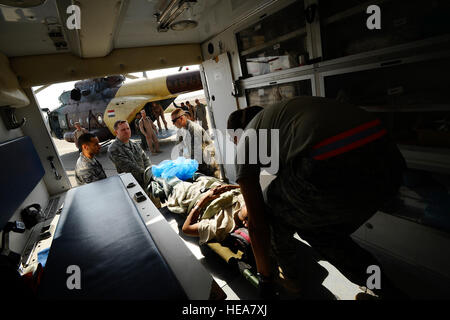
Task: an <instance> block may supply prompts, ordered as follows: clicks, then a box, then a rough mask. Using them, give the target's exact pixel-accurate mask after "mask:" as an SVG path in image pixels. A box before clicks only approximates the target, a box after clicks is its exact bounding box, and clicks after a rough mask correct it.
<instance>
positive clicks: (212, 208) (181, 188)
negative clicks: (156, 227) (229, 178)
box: [167, 176, 247, 244]
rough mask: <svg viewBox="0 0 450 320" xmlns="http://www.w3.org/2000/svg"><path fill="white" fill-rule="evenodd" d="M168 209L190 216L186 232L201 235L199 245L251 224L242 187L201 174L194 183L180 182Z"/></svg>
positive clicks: (170, 196) (184, 226)
mask: <svg viewBox="0 0 450 320" xmlns="http://www.w3.org/2000/svg"><path fill="white" fill-rule="evenodd" d="M167 208H168V209H169V210H170V211H171V212H174V213H179V214H184V215H187V217H186V220H185V222H184V224H183V228H182V231H183V232H184V233H185V234H186V235H189V236H193V237H199V244H203V243H206V242H209V241H211V240H216V241H219V242H221V241H223V240H224V239H225V238H226V237H227V235H228V234H230V233H231V232H233V231H234V230H235V229H237V228H240V227H247V209H246V207H245V202H244V198H243V197H242V194H241V191H240V189H239V186H237V185H227V184H224V183H223V182H221V181H220V180H218V179H215V178H213V177H207V176H200V177H198V178H197V179H196V180H195V181H194V182H193V183H190V182H185V181H181V182H179V183H177V184H176V185H175V186H174V187H173V190H172V192H171V194H170V195H169V197H168V202H167Z"/></svg>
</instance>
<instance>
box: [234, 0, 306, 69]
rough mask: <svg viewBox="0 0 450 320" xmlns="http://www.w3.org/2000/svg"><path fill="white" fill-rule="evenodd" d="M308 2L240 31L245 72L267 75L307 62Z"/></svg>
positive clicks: (240, 51)
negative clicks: (306, 18) (306, 14)
mask: <svg viewBox="0 0 450 320" xmlns="http://www.w3.org/2000/svg"><path fill="white" fill-rule="evenodd" d="M306 38H307V30H306V22H305V13H304V2H303V1H302V0H299V1H295V2H293V3H292V4H290V5H288V6H287V7H285V8H284V9H281V10H280V11H278V12H276V13H274V14H272V15H270V16H267V17H265V18H264V19H262V20H260V21H259V22H257V23H255V24H253V25H251V26H249V27H247V28H245V29H243V30H241V31H239V32H237V33H236V39H237V43H238V48H239V56H240V59H241V66H242V70H243V76H244V77H245V78H248V77H254V76H260V75H265V74H269V73H273V72H277V71H280V70H286V69H291V68H296V67H299V66H302V65H304V64H305V63H306V59H307V57H308V53H307V50H306Z"/></svg>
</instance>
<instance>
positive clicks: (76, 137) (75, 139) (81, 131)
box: [73, 122, 89, 152]
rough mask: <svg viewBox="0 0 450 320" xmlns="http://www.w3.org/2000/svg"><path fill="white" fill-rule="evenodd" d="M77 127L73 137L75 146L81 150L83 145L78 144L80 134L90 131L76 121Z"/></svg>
mask: <svg viewBox="0 0 450 320" xmlns="http://www.w3.org/2000/svg"><path fill="white" fill-rule="evenodd" d="M75 128H76V130H75V131H74V132H73V138H74V142H75V146H76V147H77V148H78V150H79V151H80V152H81V146H80V145H78V138H80V136H81V135H82V134H83V133H88V132H89V131H88V130H86V129H85V128H83V127H82V126H81V125H80V123H79V122H75Z"/></svg>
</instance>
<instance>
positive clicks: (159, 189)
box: [147, 173, 258, 287]
mask: <svg viewBox="0 0 450 320" xmlns="http://www.w3.org/2000/svg"><path fill="white" fill-rule="evenodd" d="M199 176H202V174H198V173H196V174H195V175H194V177H193V179H192V181H189V182H193V181H194V180H196V178H197V177H199ZM149 180H152V182H151V183H150V184H149V187H148V188H147V192H148V193H149V194H150V195H151V196H152V199H154V200H157V201H158V203H164V202H165V201H166V200H167V199H168V197H169V196H170V193H171V192H172V190H173V187H174V186H175V185H176V184H177V183H178V182H179V181H180V180H178V179H177V178H173V179H169V180H166V179H159V178H157V179H155V178H152V179H149ZM214 181H217V179H215V178H212V180H211V181H210V182H214ZM206 187H208V184H207V185H206ZM204 189H205V188H204ZM207 189H208V188H206V189H205V190H204V191H206V190H207ZM202 194H203V193H200V194H199V195H198V196H197V197H194V198H193V200H191V203H190V205H189V206H188V209H187V212H190V210H191V209H192V208H193V206H194V205H195V203H196V202H197V201H198V200H199V199H200V198H201V197H202ZM160 211H161V213H162V214H163V215H164V216H167V215H171V214H172V215H175V216H178V217H180V215H179V214H175V213H171V212H170V211H169V210H168V208H167V207H164V206H163V207H160ZM177 220H178V224H179V225H178V227H179V228H180V229H181V227H182V225H183V223H184V219H177ZM181 220H183V221H181ZM200 249H201V251H202V252H204V253H206V254H207V253H208V251H211V252H213V253H214V254H215V255H217V256H218V257H220V259H221V260H223V261H224V262H225V263H226V264H227V265H228V266H230V268H231V269H234V270H238V271H239V272H240V273H241V274H242V275H243V276H244V277H245V278H246V279H247V280H248V281H249V282H250V283H251V284H252V285H253V286H255V287H258V279H257V277H256V276H255V275H256V263H255V260H254V256H253V252H252V249H251V243H250V237H249V235H248V230H247V228H245V227H241V228H239V229H237V230H233V232H232V233H230V234H229V235H228V236H227V237H226V238H225V239H224V240H223V241H221V242H217V241H215V240H212V241H209V242H207V243H205V244H202V245H200Z"/></svg>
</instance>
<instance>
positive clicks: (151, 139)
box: [139, 110, 161, 154]
mask: <svg viewBox="0 0 450 320" xmlns="http://www.w3.org/2000/svg"><path fill="white" fill-rule="evenodd" d="M141 116H142V117H141V120H139V129H140V130H141V132H142V133H143V134H144V135H145V139H146V140H147V145H148V148H149V149H150V151H151V152H152V154H155V153H161V151H160V150H159V142H158V137H157V136H156V131H157V128H156V126H155V124H154V123H153V121H152V120H151V119H150V118H149V117H147V114H146V113H145V110H141Z"/></svg>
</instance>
